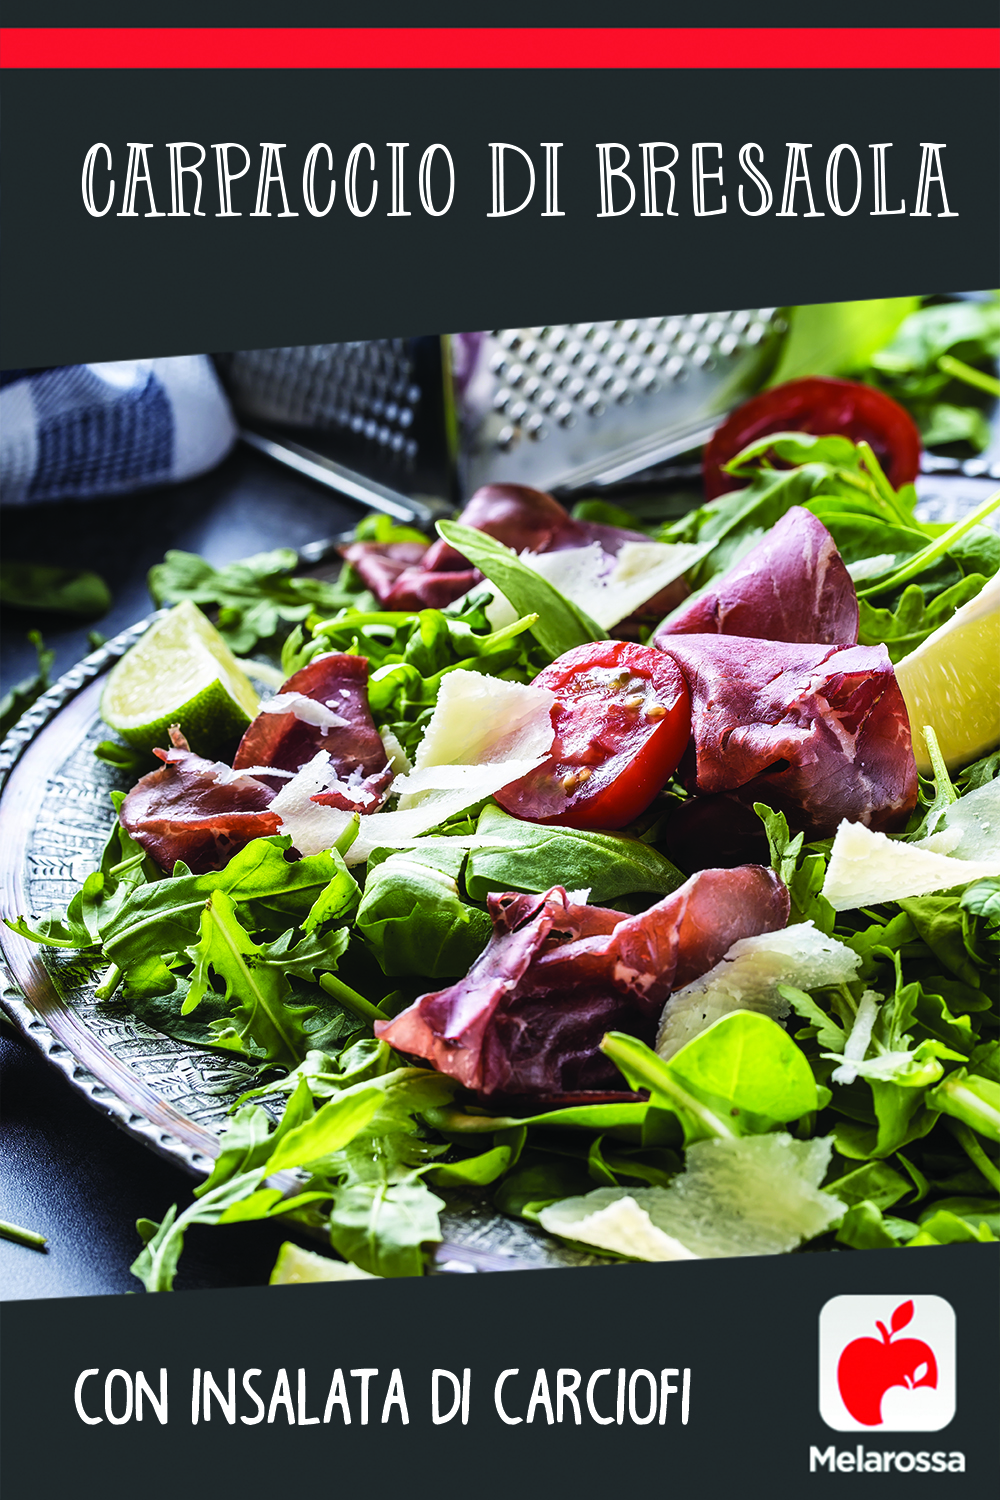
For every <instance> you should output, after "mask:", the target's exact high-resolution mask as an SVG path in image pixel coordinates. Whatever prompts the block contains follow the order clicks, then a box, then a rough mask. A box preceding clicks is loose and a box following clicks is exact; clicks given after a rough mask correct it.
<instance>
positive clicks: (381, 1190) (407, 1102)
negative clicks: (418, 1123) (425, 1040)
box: [325, 1068, 454, 1276]
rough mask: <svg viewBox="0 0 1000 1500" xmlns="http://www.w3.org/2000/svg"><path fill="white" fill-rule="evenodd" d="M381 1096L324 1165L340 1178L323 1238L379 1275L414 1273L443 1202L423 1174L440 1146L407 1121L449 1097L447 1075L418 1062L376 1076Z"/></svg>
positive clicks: (434, 1234) (436, 1233) (437, 1234)
mask: <svg viewBox="0 0 1000 1500" xmlns="http://www.w3.org/2000/svg"><path fill="white" fill-rule="evenodd" d="M379 1086H380V1087H381V1088H383V1089H384V1090H385V1102H384V1104H383V1106H382V1108H381V1109H380V1110H379V1112H378V1113H377V1114H376V1115H375V1116H374V1117H373V1119H372V1120H371V1122H370V1125H369V1128H368V1129H367V1130H365V1131H363V1132H362V1133H361V1134H360V1135H359V1136H358V1137H357V1138H356V1139H355V1140H354V1141H353V1142H352V1143H351V1145H350V1146H349V1147H347V1149H346V1150H344V1151H342V1152H340V1153H337V1155H335V1156H334V1157H333V1158H332V1159H331V1160H330V1161H329V1162H328V1163H327V1164H326V1168H325V1169H326V1170H327V1171H328V1172H329V1174H330V1176H331V1177H334V1178H339V1180H340V1181H339V1186H338V1187H337V1189H336V1191H335V1192H334V1195H333V1203H332V1206H331V1209H330V1215H329V1225H330V1243H331V1244H332V1245H333V1247H334V1249H335V1250H338V1251H339V1252H340V1254H341V1255H343V1256H344V1257H345V1259H347V1260H350V1261H353V1262H354V1264H355V1265H358V1266H360V1267H361V1269H362V1270H364V1271H371V1272H372V1273H373V1274H375V1275H378V1276H420V1275H422V1274H423V1269H424V1251H423V1247H424V1245H426V1244H427V1243H428V1242H431V1241H434V1240H439V1239H440V1238H441V1228H440V1221H439V1218H438V1215H439V1213H440V1210H441V1209H442V1208H443V1207H444V1203H443V1202H442V1200H441V1199H440V1198H438V1197H437V1196H436V1195H435V1194H434V1193H432V1192H431V1190H430V1189H429V1188H428V1187H427V1185H426V1184H425V1183H424V1181H423V1175H424V1173H425V1172H426V1171H428V1170H429V1169H430V1167H431V1166H432V1165H433V1164H434V1161H435V1159H436V1158H437V1157H438V1156H440V1155H441V1154H442V1153H443V1152H444V1151H445V1150H446V1149H447V1148H446V1147H444V1146H437V1145H433V1144H431V1143H430V1142H428V1141H427V1140H425V1139H424V1137H423V1136H422V1135H421V1134H419V1133H418V1132H417V1131H416V1130H415V1129H414V1127H413V1119H412V1117H413V1115H414V1114H417V1113H421V1114H422V1113H424V1111H425V1110H427V1109H428V1108H431V1107H433V1106H434V1105H440V1104H441V1103H443V1102H445V1100H446V1099H448V1098H450V1096H451V1094H452V1092H453V1091H454V1082H453V1080H451V1079H445V1078H443V1077H442V1076H441V1075H440V1074H428V1073H427V1072H426V1071H425V1070H423V1069H419V1068H400V1069H397V1070H396V1072H395V1073H388V1074H386V1075H385V1076H384V1077H383V1078H382V1079H380V1080H379Z"/></svg>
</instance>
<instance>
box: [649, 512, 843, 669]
mask: <svg viewBox="0 0 1000 1500" xmlns="http://www.w3.org/2000/svg"><path fill="white" fill-rule="evenodd" d="M711 633H715V634H718V635H742V636H754V637H757V638H758V639H761V640H768V641H801V642H819V643H820V644H823V645H829V646H848V645H853V644H854V643H855V642H856V641H857V639H858V599H857V594H856V593H855V590H854V584H853V583H852V581H851V576H850V574H849V573H848V571H847V569H846V567H845V566H844V563H843V560H842V559H841V556H840V553H839V552H838V551H837V546H836V543H835V542H834V540H833V537H832V536H831V535H830V533H829V532H828V531H827V529H826V527H825V526H824V525H823V522H822V521H820V520H818V519H817V518H816V516H814V515H813V514H812V513H811V512H810V511H808V510H803V508H802V507H801V506H800V505H793V506H792V508H791V510H789V511H787V512H786V513H785V515H783V516H782V518H781V520H780V521H779V522H778V523H777V525H775V526H773V527H772V528H771V530H770V531H769V532H768V533H767V535H766V536H765V537H763V538H762V540H761V541H759V542H758V543H757V545H756V547H754V548H752V550H751V551H750V552H748V553H747V554H746V556H745V557H743V558H741V559H740V561H739V562H738V563H736V564H735V565H734V566H733V567H732V568H730V569H729V571H728V573H724V574H723V575H722V577H721V578H717V579H715V580H714V581H713V583H712V584H711V585H710V586H709V588H708V589H707V590H706V591H705V592H704V593H702V594H699V595H698V596H697V597H696V598H694V599H692V600H690V601H689V602H688V603H687V604H685V605H684V606H683V607H682V608H681V610H680V611H679V612H678V613H677V614H675V615H673V616H672V617H671V618H670V619H667V620H664V622H663V624H662V625H660V626H659V628H658V630H657V631H656V634H655V635H654V637H653V643H654V645H657V646H662V645H663V642H664V640H666V639H667V638H669V637H670V636H674V635H704V634H711Z"/></svg>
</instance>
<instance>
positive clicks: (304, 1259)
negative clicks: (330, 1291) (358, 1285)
mask: <svg viewBox="0 0 1000 1500" xmlns="http://www.w3.org/2000/svg"><path fill="white" fill-rule="evenodd" d="M376 1279H377V1278H376V1277H374V1276H373V1275H372V1273H371V1272H370V1271H362V1269H361V1267H360V1266H352V1265H351V1264H350V1262H349V1261H343V1260H331V1259H330V1258H329V1256H327V1255H315V1254H314V1253H313V1251H312V1250H301V1249H300V1248H299V1246H298V1245H293V1244H291V1243H290V1242H289V1241H287V1240H286V1241H285V1243H284V1244H283V1245H282V1247H281V1249H280V1250H279V1251H278V1259H277V1260H276V1261H275V1264H274V1270H273V1271H272V1272H271V1286H296V1285H298V1284H299V1283H300V1282H303V1281H375V1280H376Z"/></svg>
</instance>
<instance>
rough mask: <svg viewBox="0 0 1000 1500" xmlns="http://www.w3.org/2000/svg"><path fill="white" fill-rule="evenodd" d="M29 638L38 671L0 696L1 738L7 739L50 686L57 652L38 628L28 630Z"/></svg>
mask: <svg viewBox="0 0 1000 1500" xmlns="http://www.w3.org/2000/svg"><path fill="white" fill-rule="evenodd" d="M28 640H29V641H30V642H31V644H32V645H33V646H34V648H35V654H36V655H37V657H38V671H37V672H36V674H35V676H34V677H26V678H25V679H24V681H23V682H19V683H17V685H16V686H15V687H12V688H11V689H10V690H9V691H8V692H6V693H5V694H4V695H3V698H0V740H2V739H6V737H7V735H8V734H9V733H10V731H11V730H12V729H13V727H14V725H15V724H16V723H17V721H18V719H19V718H20V717H21V715H22V714H23V713H25V712H26V711H27V710H28V709H29V708H30V707H31V705H32V704H33V703H35V702H37V700H38V699H39V698H40V697H41V696H42V694H43V693H44V692H45V690H46V689H47V688H48V686H49V673H50V672H51V671H52V664H53V662H54V661H55V659H56V653H55V652H54V651H51V650H48V649H47V648H46V646H45V642H44V641H43V640H42V637H41V635H40V634H39V632H38V631H37V630H29V631H28Z"/></svg>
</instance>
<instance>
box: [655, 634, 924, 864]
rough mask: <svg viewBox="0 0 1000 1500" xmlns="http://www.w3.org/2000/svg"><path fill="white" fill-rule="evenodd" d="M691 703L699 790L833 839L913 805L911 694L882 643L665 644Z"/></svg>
mask: <svg viewBox="0 0 1000 1500" xmlns="http://www.w3.org/2000/svg"><path fill="white" fill-rule="evenodd" d="M661 647H662V649H663V650H664V651H665V652H666V653H667V654H668V655H669V656H671V657H672V658H673V659H674V661H675V662H676V663H677V665H678V666H679V667H680V669H681V672H682V673H683V674H684V677H685V680H686V681H687V685H688V690H689V692H690V694H691V731H692V744H693V754H692V749H691V747H689V750H688V751H687V752H686V753H685V758H684V759H682V761H681V773H682V774H684V775H685V777H686V779H687V782H688V784H689V786H690V787H691V788H692V790H694V791H698V792H735V793H736V794H737V795H738V796H739V798H740V800H741V801H743V802H748V803H751V802H754V801H764V802H767V803H769V804H770V805H771V806H772V807H775V808H778V809H779V810H780V811H782V812H784V813H785V814H786V816H787V817H788V820H789V822H790V824H791V825H792V826H793V827H795V828H803V829H806V830H807V831H808V832H809V833H810V834H811V835H812V836H813V837H815V838H826V837H828V836H829V835H830V834H832V833H833V832H834V831H835V830H836V828H837V827H838V825H839V824H840V822H841V821H842V820H843V819H844V818H846V819H847V820H848V821H849V822H852V823H864V824H865V825H866V827H868V828H873V829H876V830H877V831H882V832H888V831H892V830H893V829H895V828H898V827H899V826H900V825H902V824H903V823H905V821H906V818H907V816H908V815H909V813H910V812H912V810H913V808H914V807H915V805H916V800H917V770H916V764H915V762H914V759H913V749H912V745H911V742H910V723H909V719H908V717H907V713H906V705H905V703H904V702H903V695H902V693H901V692H900V690H899V685H898V683H897V682H896V677H895V673H894V672H893V669H892V664H891V663H890V661H889V654H888V652H887V651H886V649H885V647H884V646H847V647H844V648H842V649H838V647H836V646H829V645H809V644H802V643H796V642H781V641H765V640H755V639H754V640H751V639H746V638H744V637H740V636H724V635H682V636H670V637H667V638H666V639H664V640H662V642H661Z"/></svg>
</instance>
